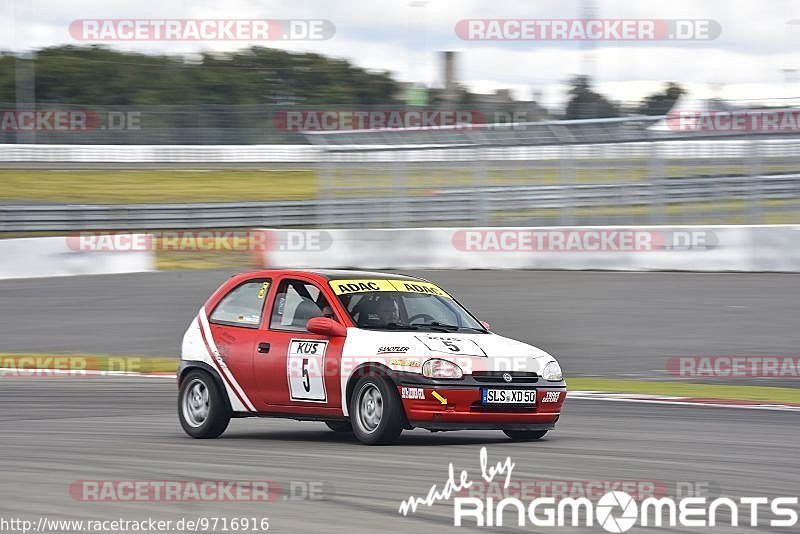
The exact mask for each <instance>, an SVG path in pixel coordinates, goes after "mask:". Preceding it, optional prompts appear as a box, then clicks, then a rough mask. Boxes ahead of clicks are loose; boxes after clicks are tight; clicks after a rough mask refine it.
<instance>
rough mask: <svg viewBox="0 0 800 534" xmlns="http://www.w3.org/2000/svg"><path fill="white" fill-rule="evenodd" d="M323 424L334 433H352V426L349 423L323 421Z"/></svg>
mask: <svg viewBox="0 0 800 534" xmlns="http://www.w3.org/2000/svg"><path fill="white" fill-rule="evenodd" d="M325 424H326V425H328V428H330V429H331V430H333V431H334V432H352V431H353V425H352V424H350V421H325Z"/></svg>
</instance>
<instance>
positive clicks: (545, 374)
mask: <svg viewBox="0 0 800 534" xmlns="http://www.w3.org/2000/svg"><path fill="white" fill-rule="evenodd" d="M542 378H544V379H545V380H547V381H548V382H561V381H562V380H564V373H562V372H561V366H560V365H558V362H549V363H548V364H547V365H545V366H544V369H543V370H542Z"/></svg>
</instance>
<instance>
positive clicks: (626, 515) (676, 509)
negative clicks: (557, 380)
mask: <svg viewBox="0 0 800 534" xmlns="http://www.w3.org/2000/svg"><path fill="white" fill-rule="evenodd" d="M479 462H480V479H482V480H483V481H484V482H485V483H488V484H491V483H493V482H494V481H495V480H496V479H497V480H498V481H502V482H503V486H504V488H508V487H509V486H510V485H511V483H512V478H511V475H512V472H513V470H514V467H515V465H516V464H515V463H514V462H513V461H512V460H511V457H510V456H509V457H506V459H505V460H504V461H502V462H497V463H495V464H493V465H492V464H490V463H489V460H488V454H487V452H486V447H482V448H481V451H480V458H479ZM480 479H478V480H480ZM475 483H476V481H475V480H473V479H472V478H471V477H470V474H469V472H467V471H466V470H461V471H460V472H459V473H458V475H456V473H455V469H454V467H453V464H452V463H450V464H449V466H448V478H447V480H446V481H445V483H444V484H443V485H442V486H441V487H440V486H437V485H436V484H434V485H432V486H431V488H430V490H429V491H428V494H427V495H426V496H425V497H413V496H412V497H409V498H408V499H406V500H405V501H403V502H402V503H400V507H399V509H398V512H399V513H400V514H402V515H408V514H410V513H411V514H413V513H416V511H417V510H418V509H419V508H420V507H423V506H426V507H430V506H433V505H434V504H436V503H439V502H443V501H448V500H450V499H451V498H452V500H453V525H454V526H457V527H460V526H469V527H495V526H496V527H502V526H514V525H516V526H519V527H563V526H572V527H577V526H584V527H593V526H599V527H601V528H602V529H603V530H605V531H607V532H612V533H615V534H619V533H622V532H627V531H628V530H630V529H631V528H633V527H634V526H635V525H639V526H642V527H650V526H653V527H664V526H666V527H677V526H681V527H690V528H697V527H714V526H717V525H718V524H719V523H720V520H722V521H723V524H726V525H730V526H732V527H738V526H739V525H740V524H741V525H749V526H751V527H757V526H762V527H763V526H769V527H771V528H775V527H793V526H795V525H796V524H797V520H798V514H797V505H798V498H797V497H777V498H772V499H770V498H767V497H738V498H730V497H717V498H714V499H711V498H709V497H708V496H705V495H703V496H689V497H683V498H680V499H678V498H672V497H658V496H650V497H645V498H643V499H641V500H637V499H635V498H634V497H633V496H632V495H630V494H629V493H627V492H625V491H619V490H612V491H608V492H607V493H605V494H603V495H602V496H601V497H600V498H599V499H598V500H597V501H596V502H593V501H592V500H591V499H589V498H586V497H577V498H576V497H562V498H558V499H557V498H555V497H552V496H545V497H535V498H533V499H530V500H522V499H520V498H518V497H504V498H501V499H497V498H494V497H483V498H480V497H471V496H460V495H461V494H463V493H464V492H465V491H468V490H469V488H471V487H472V486H473V485H474V484H475Z"/></svg>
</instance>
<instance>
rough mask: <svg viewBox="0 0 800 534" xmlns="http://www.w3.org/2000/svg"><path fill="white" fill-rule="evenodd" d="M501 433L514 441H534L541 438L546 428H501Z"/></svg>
mask: <svg viewBox="0 0 800 534" xmlns="http://www.w3.org/2000/svg"><path fill="white" fill-rule="evenodd" d="M503 433H504V434H505V435H506V436H508V437H509V438H511V439H513V440H514V441H535V440H537V439H540V438H543V437H544V435H545V434H547V430H503Z"/></svg>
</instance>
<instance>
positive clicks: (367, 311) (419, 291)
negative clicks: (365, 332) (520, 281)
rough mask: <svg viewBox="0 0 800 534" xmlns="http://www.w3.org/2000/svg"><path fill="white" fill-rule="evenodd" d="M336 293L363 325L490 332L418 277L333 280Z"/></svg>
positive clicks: (453, 301) (386, 328)
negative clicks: (409, 278) (413, 278)
mask: <svg viewBox="0 0 800 534" xmlns="http://www.w3.org/2000/svg"><path fill="white" fill-rule="evenodd" d="M330 284H331V287H332V288H333V291H334V293H336V295H337V296H338V298H339V300H340V301H341V303H342V305H343V306H344V308H345V309H346V310H347V312H348V313H349V314H350V317H351V318H352V319H353V322H354V323H355V324H356V325H357V326H358V327H359V328H366V329H374V330H410V331H411V330H422V331H429V332H431V331H436V332H475V333H486V329H485V328H484V327H483V326H482V325H481V324H480V322H478V320H476V319H475V318H474V317H473V316H472V315H470V313H469V312H468V311H467V310H465V309H464V308H463V307H462V306H461V305H460V304H458V303H457V302H456V301H455V300H454V299H453V298H452V297H451V296H450V295H448V294H447V293H446V292H445V291H444V290H443V289H441V288H439V287H438V286H436V285H435V284H431V283H430V282H420V281H416V280H333V281H331V282H330Z"/></svg>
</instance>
